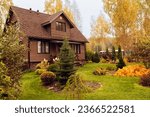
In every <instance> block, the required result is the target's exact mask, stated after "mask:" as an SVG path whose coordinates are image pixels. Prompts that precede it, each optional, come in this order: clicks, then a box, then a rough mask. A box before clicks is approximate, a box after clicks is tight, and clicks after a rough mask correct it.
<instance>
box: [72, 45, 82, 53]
mask: <svg viewBox="0 0 150 117" xmlns="http://www.w3.org/2000/svg"><path fill="white" fill-rule="evenodd" d="M71 48H72V49H73V50H74V52H75V54H80V53H81V49H80V44H72V45H71Z"/></svg>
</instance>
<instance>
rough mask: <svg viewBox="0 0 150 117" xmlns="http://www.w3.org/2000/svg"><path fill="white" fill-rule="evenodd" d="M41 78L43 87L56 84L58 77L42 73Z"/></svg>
mask: <svg viewBox="0 0 150 117" xmlns="http://www.w3.org/2000/svg"><path fill="white" fill-rule="evenodd" d="M40 77H41V81H42V83H43V85H50V84H53V83H54V81H55V78H56V75H55V73H53V72H50V71H46V72H44V73H42V74H41V76H40Z"/></svg>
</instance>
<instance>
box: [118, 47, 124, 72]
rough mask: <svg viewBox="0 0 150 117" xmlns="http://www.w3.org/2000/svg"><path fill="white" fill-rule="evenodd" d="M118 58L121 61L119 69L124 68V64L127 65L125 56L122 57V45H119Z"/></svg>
mask: <svg viewBox="0 0 150 117" xmlns="http://www.w3.org/2000/svg"><path fill="white" fill-rule="evenodd" d="M118 60H119V62H118V63H117V65H116V66H117V69H119V68H120V69H122V68H123V67H124V66H126V64H125V62H124V60H123V58H122V51H121V46H119V47H118Z"/></svg>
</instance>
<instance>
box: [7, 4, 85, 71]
mask: <svg viewBox="0 0 150 117" xmlns="http://www.w3.org/2000/svg"><path fill="white" fill-rule="evenodd" d="M9 14H10V21H11V22H17V23H18V24H19V26H20V30H21V31H22V32H23V33H24V34H25V36H26V37H27V38H24V39H22V40H21V41H22V42H23V43H24V44H25V45H26V46H27V47H28V48H29V50H30V51H27V52H26V53H25V59H26V61H27V62H28V64H29V67H30V68H33V66H35V65H36V64H37V63H39V62H40V61H42V60H43V59H44V58H45V59H47V60H49V61H50V59H51V58H52V57H53V58H55V57H58V55H59V51H60V47H61V45H62V42H63V40H64V39H65V38H67V39H68V40H69V43H70V45H71V47H72V49H73V50H74V52H75V54H76V57H77V58H76V59H77V60H78V61H84V60H85V51H86V43H87V42H88V41H87V39H86V38H85V37H84V36H83V34H82V33H81V32H80V31H79V30H78V29H77V27H76V26H75V25H74V24H73V23H72V21H70V19H69V18H68V17H67V16H66V14H65V13H64V12H63V11H60V12H58V13H55V14H53V15H48V14H45V13H40V12H39V11H32V10H31V9H29V10H27V9H23V8H19V7H15V6H12V7H11V8H10V11H9Z"/></svg>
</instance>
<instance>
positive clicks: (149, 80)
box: [140, 72, 150, 87]
mask: <svg viewBox="0 0 150 117" xmlns="http://www.w3.org/2000/svg"><path fill="white" fill-rule="evenodd" d="M140 84H141V85H143V86H149V87H150V72H149V73H147V74H145V75H143V76H141V79H140Z"/></svg>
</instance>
